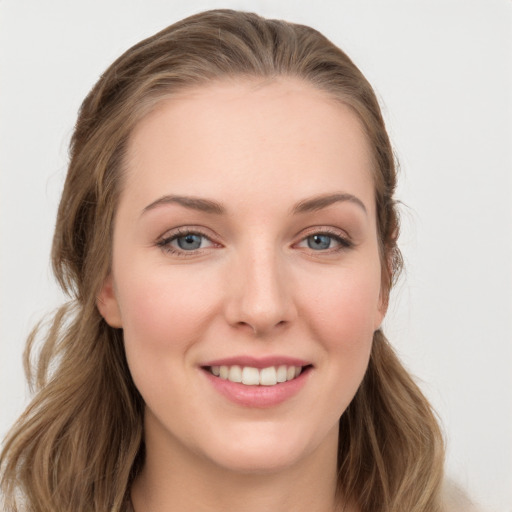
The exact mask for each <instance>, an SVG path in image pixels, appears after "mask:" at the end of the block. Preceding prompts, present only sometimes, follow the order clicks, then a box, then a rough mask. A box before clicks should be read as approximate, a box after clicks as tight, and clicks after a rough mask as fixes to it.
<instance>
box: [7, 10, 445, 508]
mask: <svg viewBox="0 0 512 512" xmlns="http://www.w3.org/2000/svg"><path fill="white" fill-rule="evenodd" d="M395 180H396V176H395V169H394V163H393V154H392V150H391V146H390V143H389V139H388V136H387V133H386V130H385V127H384V123H383V120H382V117H381V114H380V110H379V107H378V103H377V101H376V98H375V95H374V93H373V91H372V89H371V86H370V85H369V84H368V82H367V81H366V79H365V78H364V77H363V76H362V74H361V73H360V72H359V70H358V69H357V68H356V67H355V66H354V64H353V63H352V62H351V61H350V60H349V59H348V57H347V56H346V55H345V54H344V53H343V52H342V51H341V50H339V49H338V48H336V47H335V46H334V45H332V43H330V42H329V41H327V40H326V39H325V38H324V37H323V36H322V35H320V34H319V33H318V32H316V31H314V30H313V29H310V28H308V27H304V26H298V25H292V24H288V23H285V22H280V21H273V20H264V19H262V18H260V17H258V16H256V15H252V14H246V13H238V12H233V11H210V12H206V13H203V14H199V15H196V16H192V17H190V18H187V19H186V20H183V21H181V22H179V23H177V24H175V25H173V26H171V27H169V28H167V29H165V30H164V31H162V32H160V33H158V34H156V35H155V36H153V37H152V38H149V39H147V40H145V41H143V42H141V43H139V44H138V45H136V46H135V47H133V48H132V49H130V50H128V51H127V52H126V53H125V54H124V55H123V56H122V57H120V58H119V59H118V60H117V61H116V62H115V63H114V64H113V65H112V66H111V67H110V68H109V69H108V70H107V71H106V72H105V74H104V75H103V76H102V78H101V79H100V80H99V82H98V84H97V85H96V86H95V87H94V89H93V90H92V91H91V93H90V94H89V95H88V97H87V98H86V100H85V101H84V103H83V105H82V109H81V111H80V115H79V119H78V122H77V125H76V129H75V133H74V135H73V139H72V145H71V162H70V167H69V172H68V177H67V180H66V184H65V188H64V192H63V196H62V200H61V204H60V208H59V213H58V220H57V227H56V232H55V238H54V246H53V264H54V270H55V274H56V276H57V278H58V280H59V282H60V284H61V285H62V287H63V288H64V290H65V291H67V292H68V293H69V294H70V295H71V297H72V301H71V302H70V304H69V305H66V306H64V307H62V308H61V309H60V310H59V311H58V313H57V314H56V316H55V318H54V320H53V323H52V324H51V327H50V329H49V331H48V333H47V335H46V341H45V344H44V346H43V348H42V351H41V354H40V357H39V362H38V366H37V369H36V373H35V377H36V381H37V386H38V389H39V391H38V393H37V395H36V396H35V398H34V400H33V402H32V404H31V405H30V406H29V408H28V409H27V411H26V412H25V414H24V415H23V416H22V418H21V419H20V420H19V422H18V424H17V425H16V426H15V428H14V429H13V431H12V432H11V433H10V435H9V437H8V439H7V441H6V444H5V448H4V451H3V453H2V486H3V490H4V494H5V497H6V498H5V499H6V507H7V509H8V510H34V511H36V510H37V511H43V510H73V511H82V510H83V511H86V510H87V511H89V510H95V511H105V510H129V509H133V510H135V512H144V511H153V512H158V511H160V510H197V511H199V510H235V509H236V510H246V511H250V510H256V509H258V510H261V509H270V508H271V507H272V508H275V509H278V510H282V511H285V510H316V511H319V512H321V511H334V510H344V511H346V512H349V511H361V512H362V511H372V512H373V511H377V510H382V511H400V510H403V511H406V510H407V511H420V510H421V511H433V510H440V508H441V505H442V504H441V499H440V485H441V481H442V466H443V443H442V438H441V435H440V431H439V428H438V425H437V423H436V420H435V417H434V415H433V413H432V411H431V408H430V406H429V404H428V402H427V401H426V399H425V398H424V397H423V395H422V394H421V392H420V391H419V389H418V388H417V386H416V385H415V384H414V383H413V381H412V379H411V378H410V376H409V375H408V374H407V372H406V371H405V370H404V369H403V367H402V366H401V365H400V363H399V361H398V360H397V358H396V356H395V355H394V353H393V351H392V349H391V348H390V346H389V344H388V343H387V341H386V339H385V337H384V334H383V333H382V330H381V328H380V325H381V322H382V319H383V317H384V315H385V312H386V307H387V300H388V297H389V291H390V288H391V285H392V283H393V280H394V278H395V277H396V276H397V274H398V272H399V270H400V266H401V259H400V253H399V251H398V249H397V246H396V242H397V237H398V228H399V225H398V216H397V211H396V204H395V201H394V199H393V192H394V188H395ZM31 343H32V339H31V340H29V348H30V345H31ZM17 499H18V500H19V502H18V504H16V500H17Z"/></svg>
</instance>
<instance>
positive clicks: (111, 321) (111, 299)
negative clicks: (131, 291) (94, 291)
mask: <svg viewBox="0 0 512 512" xmlns="http://www.w3.org/2000/svg"><path fill="white" fill-rule="evenodd" d="M96 307H97V308H98V311H99V312H100V315H101V316H102V317H103V318H104V319H105V322H107V324H108V325H110V327H115V328H117V329H119V328H121V327H122V326H123V323H122V321H121V312H120V310H119V304H118V302H117V297H116V294H115V290H114V281H113V279H112V274H109V275H108V276H107V277H106V278H105V281H104V282H103V286H102V287H101V289H100V292H99V293H98V295H97V297H96Z"/></svg>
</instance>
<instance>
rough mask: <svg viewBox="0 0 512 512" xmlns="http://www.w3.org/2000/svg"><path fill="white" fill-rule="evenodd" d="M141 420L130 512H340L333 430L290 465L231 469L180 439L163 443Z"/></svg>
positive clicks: (336, 437) (334, 434) (336, 435)
mask: <svg viewBox="0 0 512 512" xmlns="http://www.w3.org/2000/svg"><path fill="white" fill-rule="evenodd" d="M157 430H158V428H154V425H152V426H150V425H148V422H146V460H145V463H144V467H143V469H142V471H141V473H140V474H139V475H138V476H137V478H136V479H135V481H134V484H133V487H132V492H131V495H132V502H133V506H134V510H135V512H174V511H180V512H181V511H182V510H194V512H216V511H225V510H237V511H239V512H256V511H258V512H260V511H261V510H278V511H279V512H291V511H293V512H306V511H307V512H310V511H311V510H315V512H341V510H342V509H343V510H346V512H348V510H349V509H348V508H346V509H345V508H344V507H343V506H342V505H341V506H340V503H339V502H340V501H342V500H339V499H338V498H337V497H336V474H337V462H336V458H337V441H338V432H337V429H333V431H332V432H331V433H330V434H329V435H328V436H327V437H326V439H325V441H324V442H322V444H321V445H320V446H319V447H318V448H317V449H316V450H315V451H314V452H313V453H310V454H308V455H306V456H305V457H303V458H301V460H299V461H297V462H296V463H294V464H290V465H288V466H286V467H282V468H277V469H276V468H273V469H272V470H258V471H245V472H241V471H236V470H233V469H231V468H225V467H222V466H220V465H218V464H216V463H215V462H214V461H211V460H209V459H206V458H205V457H202V456H200V455H197V454H196V453H193V452H192V451H190V450H188V448H187V447H185V446H183V445H182V444H181V443H176V442H173V440H172V439H169V437H168V434H167V433H166V434H167V436H166V437H167V442H165V443H162V442H161V441H162V438H161V437H160V436H159V435H158V433H157Z"/></svg>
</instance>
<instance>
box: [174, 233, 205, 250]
mask: <svg viewBox="0 0 512 512" xmlns="http://www.w3.org/2000/svg"><path fill="white" fill-rule="evenodd" d="M203 239H204V237H203V236H202V235H197V234H195V233H187V234H186V235H183V236H178V237H176V238H174V240H173V242H175V243H176V244H177V245H178V247H179V248H180V249H183V250H184V251H195V250H197V249H199V248H200V247H201V245H202V243H203Z"/></svg>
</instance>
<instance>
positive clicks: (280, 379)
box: [276, 364, 287, 382]
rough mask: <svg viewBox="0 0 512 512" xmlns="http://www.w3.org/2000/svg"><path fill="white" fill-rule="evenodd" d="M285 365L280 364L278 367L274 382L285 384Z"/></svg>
mask: <svg viewBox="0 0 512 512" xmlns="http://www.w3.org/2000/svg"><path fill="white" fill-rule="evenodd" d="M286 369H287V368H286V365H285V364H282V365H281V366H279V368H278V369H277V375H276V380H277V382H286Z"/></svg>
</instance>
